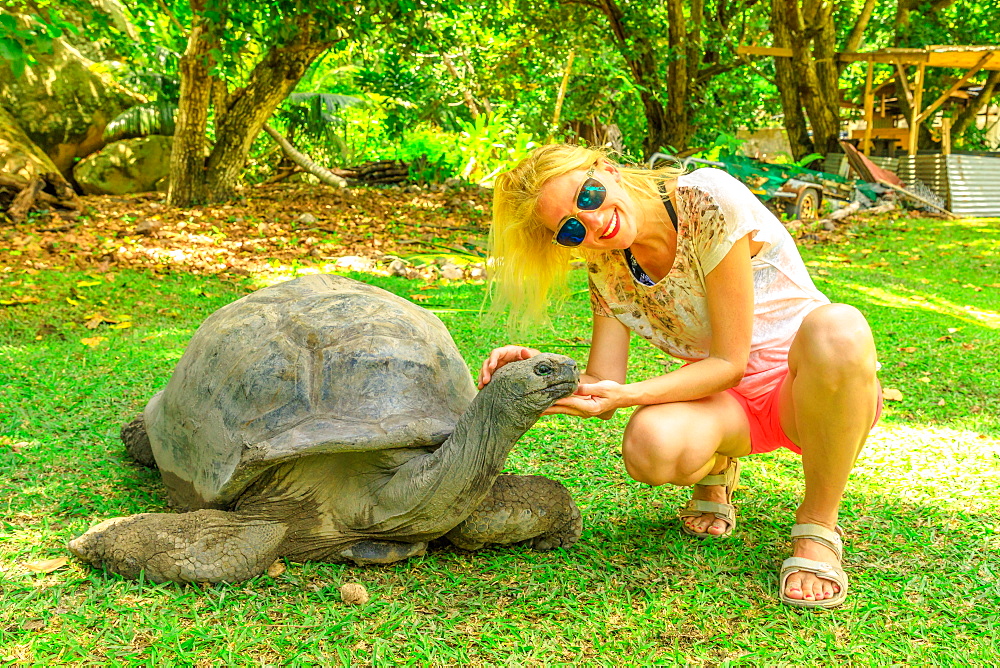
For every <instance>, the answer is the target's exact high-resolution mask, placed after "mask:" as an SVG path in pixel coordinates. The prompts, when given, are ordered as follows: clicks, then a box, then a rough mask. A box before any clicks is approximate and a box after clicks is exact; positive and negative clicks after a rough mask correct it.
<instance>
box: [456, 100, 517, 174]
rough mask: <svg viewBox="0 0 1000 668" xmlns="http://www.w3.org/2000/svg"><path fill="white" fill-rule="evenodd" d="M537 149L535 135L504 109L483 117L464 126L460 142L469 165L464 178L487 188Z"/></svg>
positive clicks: (459, 147)
mask: <svg viewBox="0 0 1000 668" xmlns="http://www.w3.org/2000/svg"><path fill="white" fill-rule="evenodd" d="M535 146H536V143H535V140H534V139H533V138H532V136H531V134H530V133H528V132H527V131H525V130H524V129H523V128H522V127H521V125H520V124H519V123H518V122H517V121H516V120H515V119H513V118H510V117H508V116H507V115H506V113H505V111H504V109H502V108H496V109H494V110H493V113H491V114H482V115H480V116H479V117H478V118H476V119H475V120H474V121H473V122H471V123H464V124H463V125H462V133H461V135H460V138H459V140H458V149H459V151H460V152H461V154H462V160H463V162H464V163H465V164H464V166H463V167H462V171H461V175H462V178H464V179H467V180H469V181H472V182H473V183H480V184H483V185H485V184H489V183H492V179H493V177H495V176H496V175H497V174H499V173H500V172H503V171H506V170H508V169H510V168H511V167H513V166H514V164H515V163H517V162H518V161H520V160H521V159H522V158H524V157H525V156H526V155H527V154H528V152H529V151H531V149H532V148H534V147H535Z"/></svg>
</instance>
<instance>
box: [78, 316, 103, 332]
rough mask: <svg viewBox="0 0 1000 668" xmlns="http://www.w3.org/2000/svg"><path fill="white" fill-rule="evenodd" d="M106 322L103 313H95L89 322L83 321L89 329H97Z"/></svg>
mask: <svg viewBox="0 0 1000 668" xmlns="http://www.w3.org/2000/svg"><path fill="white" fill-rule="evenodd" d="M103 323H104V316H103V315H95V316H93V317H91V318H90V320H88V321H87V322H85V323H83V326H84V327H86V328H87V329H97V328H98V327H100V326H101V325H102V324H103Z"/></svg>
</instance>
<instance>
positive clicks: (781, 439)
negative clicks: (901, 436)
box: [726, 369, 882, 455]
mask: <svg viewBox="0 0 1000 668" xmlns="http://www.w3.org/2000/svg"><path fill="white" fill-rule="evenodd" d="M787 377H788V369H785V372H784V373H782V374H780V375H778V376H776V377H775V378H774V379H772V380H771V382H772V383H773V384H774V386H773V387H772V388H771V389H770V390H769V391H765V392H764V393H763V394H761V395H759V396H757V397H755V398H753V399H748V398H747V397H745V396H743V395H742V394H740V393H739V392H737V391H736V390H735V389H729V390H726V392H728V393H729V394H730V395H731V396H732V397H733V398H735V399H736V401H738V402H740V406H742V407H743V412H744V413H746V414H747V420H749V421H750V454H752V455H753V454H757V453H760V452H771V451H772V450H777V449H778V448H787V449H789V450H791V451H792V452H797V453H799V454H802V448H800V447H799V446H797V445H795V444H794V443H792V439H790V438H788V435H787V434H786V433H785V430H784V429H782V428H781V421H780V420H779V417H778V413H779V411H778V397H779V395H780V394H781V386H782V385H784V384H785V378H787ZM880 417H882V387H881V386H879V391H878V406H877V408H876V410H875V421H874V422H872V428H874V427H875V425H876V424H878V420H879V418H880Z"/></svg>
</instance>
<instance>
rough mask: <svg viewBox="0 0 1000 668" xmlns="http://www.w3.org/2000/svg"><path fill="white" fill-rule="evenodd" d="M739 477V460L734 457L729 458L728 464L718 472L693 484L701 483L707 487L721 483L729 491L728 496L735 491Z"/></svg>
mask: <svg viewBox="0 0 1000 668" xmlns="http://www.w3.org/2000/svg"><path fill="white" fill-rule="evenodd" d="M739 479H740V460H738V459H736V458H735V457H730V458H729V466H727V467H726V468H724V469H722V470H721V471H719V472H718V473H712V474H709V475H707V476H705V477H704V478H702V479H701V480H699V481H698V482H696V483H695V485H701V486H702V487H709V486H712V485H723V486H724V487H725V488H726V490H727V491H728V492H729V496H730V497H731V496H732V493H733V492H734V491H735V489H734V488H735V487H736V485H737V484H738V483H739Z"/></svg>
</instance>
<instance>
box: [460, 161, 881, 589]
mask: <svg viewBox="0 0 1000 668" xmlns="http://www.w3.org/2000/svg"><path fill="white" fill-rule="evenodd" d="M491 247H492V271H493V274H492V278H493V285H494V299H495V301H496V304H497V305H498V306H500V307H509V308H510V309H511V318H512V321H514V322H527V321H531V320H537V319H541V318H544V315H545V308H546V303H547V300H548V298H549V296H550V295H551V293H552V292H553V291H554V290H555V289H557V288H558V287H559V286H560V284H561V283H562V281H563V280H564V278H565V274H566V271H567V267H568V264H569V259H570V255H571V253H572V252H573V251H574V249H575V251H576V252H578V253H581V254H582V255H583V257H584V258H585V259H586V261H587V267H588V271H589V277H590V296H591V305H592V310H593V332H592V337H591V348H590V357H589V360H588V363H587V369H586V372H585V373H584V374H583V376H582V379H581V384H580V387H579V389H578V391H577V393H576V394H575V395H574V396H572V397H568V398H566V399H563V400H560V401H559V402H558V403H557V404H556V405H555V406H553V408H551V409H550V410H549V412H551V413H565V414H569V415H575V416H579V417H600V418H605V419H606V418H608V417H610V416H611V415H612V414H613V413H614V412H615V410H617V409H619V408H628V407H633V406H634V407H636V410H635V411H634V412H633V413H632V416H631V418H630V419H629V422H628V426H627V427H626V428H625V433H624V435H623V443H622V453H623V456H624V461H625V468H626V470H627V471H628V473H629V475H630V476H632V477H633V478H634V479H636V480H638V481H640V482H644V483H648V484H650V485H663V484H668V483H669V484H673V485H694V489H693V493H692V499H691V501H689V502H688V504H687V505H686V506H685V507H684V508H683V509H681V511H680V517H681V522H682V524H681V528H682V529H683V531H684V532H685V533H687V534H690V535H692V536H694V537H697V538H711V537H724V536H728V535H729V534H730V533H731V532H732V531H733V529H734V528H735V526H736V513H735V507H734V506H733V492H734V490H735V489H736V486H737V484H738V482H739V472H740V459H739V458H741V457H745V456H746V455H750V454H753V453H758V452H768V451H771V450H774V449H776V448H780V447H784V448H788V449H789V450H792V451H794V452H797V453H801V455H802V468H803V473H804V477H805V495H804V498H803V499H802V503H801V505H800V506H799V507H798V510H797V512H796V523H795V525H794V526H793V527H792V530H791V535H792V538H793V541H792V544H793V553H792V556H791V557H790V558H789V559H787V560H785V562H784V563H783V564H782V568H781V572H780V597H781V600H782V601H784V602H785V603H788V604H791V605H797V606H806V607H834V606H837V605H840V604H841V603H842V602H843V601H844V598H845V596H846V594H847V586H848V584H847V576H846V574H845V573H844V570H843V568H842V547H841V540H840V530H839V528H838V526H837V517H838V510H839V506H840V501H841V498H842V496H843V492H844V488H845V486H846V484H847V478H848V475H849V473H850V471H851V469H852V468H853V466H854V462H855V459H856V458H857V456H858V453H859V452H860V450H861V447H862V446H863V444H864V442H865V438H866V437H867V435H868V432H869V431H870V430H871V428H872V426H873V425H874V423H875V422H876V421H877V419H878V415H879V413H880V412H881V391H880V388H879V384H878V381H877V380H876V377H875V371H876V366H877V362H876V359H875V344H874V341H873V339H872V333H871V330H870V329H869V327H868V324H867V322H866V321H865V318H864V316H862V315H861V313H860V312H858V310H857V309H855V308H853V307H851V306H847V305H844V304H831V303H830V301H829V300H828V299H827V298H826V297H825V296H824V295H823V294H822V293H820V292H819V291H818V290H817V289H816V287H815V286H814V285H813V282H812V280H811V279H810V278H809V275H808V273H807V271H806V268H805V266H804V264H803V262H802V259H801V258H800V257H799V254H798V251H797V250H796V248H795V244H794V242H793V240H792V238H791V237H790V236H789V234H788V233H787V232H786V231H785V229H784V227H783V226H782V225H781V223H780V222H779V221H778V220H777V219H776V218H775V217H774V216H773V215H772V214H771V213H770V212H769V211H768V210H767V209H766V208H765V207H764V206H763V205H762V204H761V203H760V202H759V201H758V200H757V198H756V197H754V196H753V194H752V193H751V192H750V191H749V190H748V189H747V188H746V187H745V186H743V185H742V184H741V183H740V182H738V181H737V180H735V179H734V178H732V177H731V176H729V175H728V174H726V173H725V172H723V171H721V170H717V169H699V170H697V171H694V172H691V173H689V174H684V173H682V172H681V171H679V170H676V169H672V168H668V169H660V170H644V169H635V168H629V167H624V166H622V165H619V164H617V163H616V162H615V161H614V160H612V159H611V158H610V157H609V156H608V155H606V154H604V153H602V152H601V151H598V150H594V149H588V148H584V147H579V146H569V145H550V146H543V147H540V148H538V149H536V150H535V151H533V152H532V154H531V155H530V156H529V157H527V158H526V159H524V160H523V161H522V162H521V163H519V164H518V165H517V166H516V167H515V168H514V169H512V170H511V171H509V172H507V173H505V174H502V175H501V176H500V177H499V178H498V179H497V182H496V186H495V193H494V219H493V227H492V231H491ZM632 332H635V333H636V334H638V335H639V336H641V337H643V338H645V339H647V340H648V341H649V342H650V343H652V344H653V345H654V346H656V347H657V348H660V349H661V350H663V351H665V352H666V353H668V354H670V355H672V356H673V357H675V358H678V359H681V360H685V361H686V362H688V364H686V365H684V366H682V367H681V368H679V369H677V370H675V371H671V372H669V373H666V374H664V375H662V376H656V377H653V378H646V379H644V380H641V381H639V382H634V383H626V382H625V375H626V367H627V363H628V350H629V339H630V334H631V333H632ZM537 353H538V351H537V350H533V349H531V348H525V347H523V346H516V345H509V346H504V347H502V348H497V349H495V350H494V351H493V352H492V353H491V354H490V356H489V358H488V359H487V360H486V361H485V362H484V363H483V365H482V369H481V371H480V375H479V385H480V387H482V386H484V385H485V384H486V383H488V382H489V381H490V377H491V376H492V374H493V372H494V371H496V369H497V368H499V367H501V366H503V365H504V364H506V363H508V362H511V361H514V360H517V359H524V358H527V357H531V356H533V355H535V354H537Z"/></svg>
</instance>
